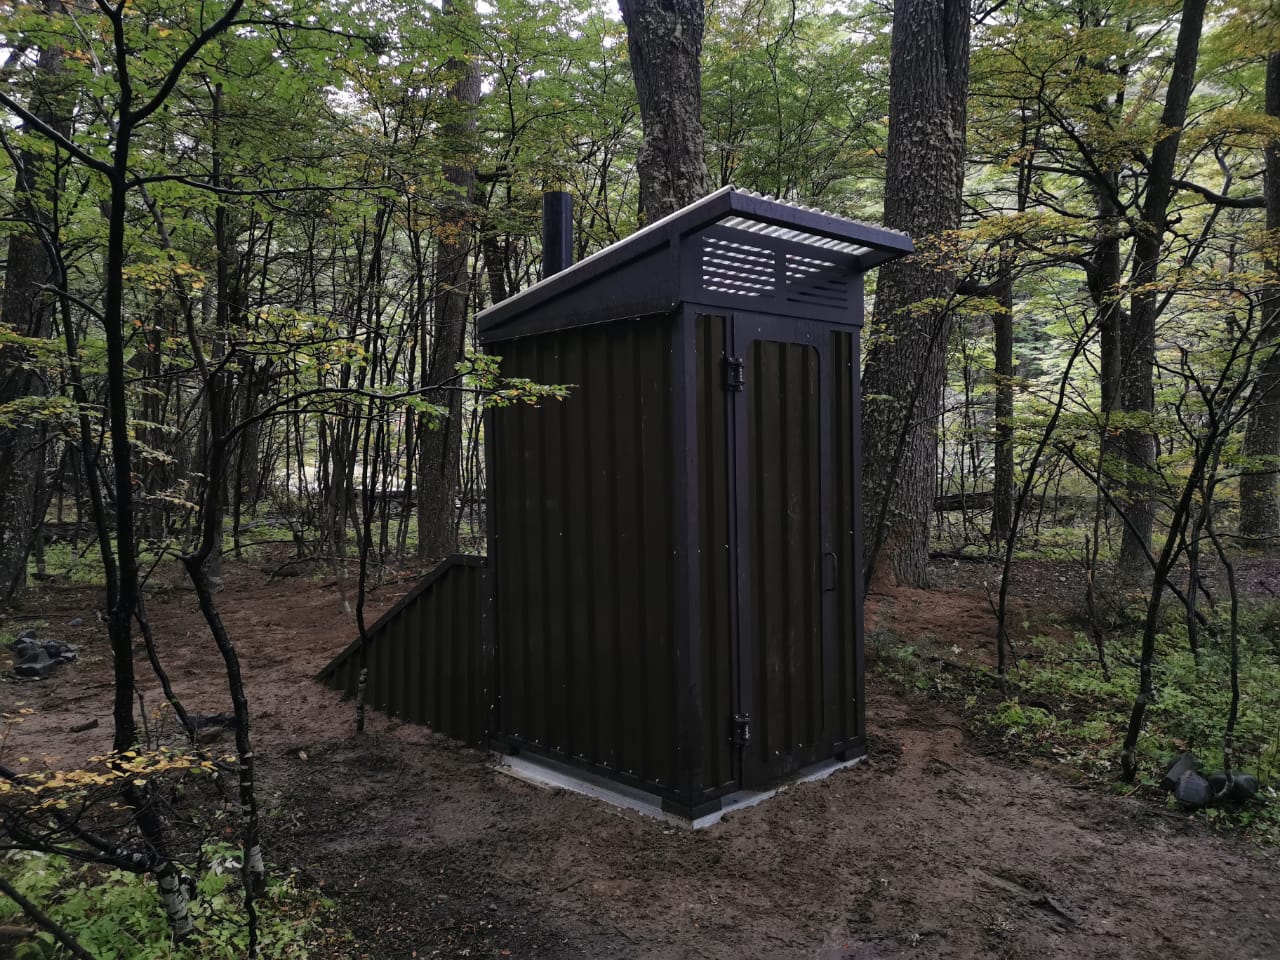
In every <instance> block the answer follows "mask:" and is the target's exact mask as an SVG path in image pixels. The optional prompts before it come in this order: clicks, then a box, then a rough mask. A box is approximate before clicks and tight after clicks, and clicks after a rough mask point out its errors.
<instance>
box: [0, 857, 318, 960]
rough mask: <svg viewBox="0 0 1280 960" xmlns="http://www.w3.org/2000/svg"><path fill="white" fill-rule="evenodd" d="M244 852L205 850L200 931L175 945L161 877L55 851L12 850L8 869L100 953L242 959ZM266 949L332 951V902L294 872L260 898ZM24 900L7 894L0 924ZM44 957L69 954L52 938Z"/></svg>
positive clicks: (123, 957)
mask: <svg viewBox="0 0 1280 960" xmlns="http://www.w3.org/2000/svg"><path fill="white" fill-rule="evenodd" d="M236 856H237V851H236V850H235V849H234V848H232V847H227V846H222V845H212V846H208V847H206V848H205V849H204V851H203V853H202V864H203V866H202V872H201V874H200V876H199V877H198V878H197V896H196V898H195V901H194V902H193V904H192V912H193V914H194V916H195V921H196V929H197V932H196V933H195V934H194V935H193V936H192V937H191V938H190V939H188V940H187V941H186V942H184V943H183V944H181V945H179V946H177V947H175V946H173V944H172V943H171V942H170V935H169V925H168V922H167V920H166V919H165V912H164V908H163V907H162V906H161V904H160V899H159V896H158V895H157V893H156V889H155V884H154V882H153V881H152V880H151V879H150V878H149V877H144V876H139V875H137V874H133V873H127V872H124V871H121V870H100V869H96V868H93V867H85V866H77V865H75V864H73V863H71V862H70V861H68V860H66V859H64V858H61V857H55V856H48V855H43V854H33V853H11V854H9V855H8V856H7V857H6V858H5V859H4V861H2V864H3V869H4V870H5V871H6V873H7V874H8V875H9V877H10V879H11V882H12V883H13V884H14V886H15V887H16V888H17V889H18V891H19V892H20V893H22V894H23V895H24V896H26V897H27V898H28V899H29V900H31V901H33V902H34V903H36V904H38V905H39V906H40V907H41V909H43V910H45V912H46V913H48V914H49V915H50V916H51V917H52V918H53V919H54V920H55V921H56V922H57V923H59V924H61V925H62V926H63V927H64V928H65V929H66V930H67V931H68V932H69V933H71V934H72V935H73V936H74V937H75V938H76V939H77V940H78V941H79V942H80V944H81V946H83V947H84V948H85V949H86V950H88V951H89V953H90V954H92V955H93V956H94V957H96V958H98V960H183V958H191V960H195V958H197V957H199V958H210V960H218V958H226V960H233V958H234V960H239V958H241V957H243V956H244V951H245V949H246V946H247V944H248V936H247V932H246V929H245V922H246V918H245V913H244V903H243V898H242V894H241V887H240V876H239V866H238V864H237V862H236ZM257 909H258V915H259V921H260V923H261V925H262V926H261V930H262V937H261V944H262V953H261V956H263V957H267V958H280V960H284V958H298V960H305V958H306V957H310V956H313V955H315V956H329V955H331V950H330V948H331V947H332V943H331V940H332V937H333V934H332V930H331V928H329V927H328V924H329V922H330V916H331V912H332V905H331V904H330V903H329V902H328V901H326V900H324V899H321V898H319V897H317V896H315V894H314V893H312V892H310V891H307V890H304V889H303V888H302V887H301V886H300V885H299V883H298V879H297V877H296V876H294V875H292V874H290V875H286V876H283V877H280V878H277V879H273V880H270V881H269V882H268V886H267V892H266V895H265V897H263V898H260V899H259V900H258V901H257ZM21 918H22V912H21V910H20V909H19V908H18V906H17V904H15V903H13V902H12V901H9V900H8V899H6V898H2V897H0V923H7V922H19V921H21ZM40 939H41V941H42V942H43V943H45V944H46V948H45V952H42V953H41V954H38V955H39V956H49V957H57V956H63V955H64V954H63V953H62V952H61V950H60V949H56V948H55V947H54V945H53V944H54V941H53V938H52V937H51V936H50V935H48V934H41V935H40Z"/></svg>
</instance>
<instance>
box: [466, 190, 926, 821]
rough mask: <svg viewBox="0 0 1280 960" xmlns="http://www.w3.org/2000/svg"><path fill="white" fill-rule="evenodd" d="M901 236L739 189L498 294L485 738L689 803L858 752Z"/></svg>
mask: <svg viewBox="0 0 1280 960" xmlns="http://www.w3.org/2000/svg"><path fill="white" fill-rule="evenodd" d="M911 249H912V246H911V241H910V239H909V238H908V237H906V236H905V235H903V234H900V233H895V232H893V231H889V230H884V229H881V228H877V227H871V226H867V225H865V224H862V223H857V222H854V221H852V220H847V219H844V218H841V217H836V216H833V215H830V214H826V213H821V212H818V211H815V210H810V209H807V208H803V207H797V206H794V205H791V204H787V203H781V202H778V201H775V200H773V199H770V198H767V197H763V196H760V195H757V194H754V193H750V192H747V191H743V190H737V189H734V188H732V187H729V188H725V189H723V190H719V191H717V192H716V193H713V194H711V195H710V196H708V197H706V198H705V199H703V200H701V201H699V202H697V203H694V204H692V205H690V206H688V207H686V208H684V209H683V210H680V211H679V212H677V213H675V214H673V215H671V216H669V217H666V218H665V219H663V220H660V221H658V222H656V223H654V224H652V225H651V226H649V227H646V228H645V229H643V230H641V231H639V232H637V233H636V234H634V235H632V236H631V237H628V238H627V239H626V240H623V241H621V242H619V243H616V244H614V245H612V246H610V247H608V248H607V249H605V250H603V251H601V252H600V253H598V254H596V255H595V256H592V257H589V258H588V259H586V260H583V261H582V262H580V263H578V264H576V265H574V266H572V267H570V268H568V269H566V270H564V271H563V272H561V273H558V274H556V275H554V276H551V277H548V278H547V279H545V280H543V281H542V282H541V283H539V284H537V285H535V286H533V287H530V288H529V289H527V290H525V291H524V292H522V293H520V294H518V295H516V296H514V297H512V298H510V299H508V300H506V301H505V302H503V303H501V304H498V305H497V306H494V307H492V308H491V309H489V310H486V311H484V312H483V313H481V314H480V316H479V318H478V321H477V323H478V329H479V336H480V342H481V343H482V344H483V346H484V349H485V350H486V351H487V352H489V353H492V354H496V355H499V356H501V357H502V363H501V370H502V372H503V374H504V375H505V376H517V377H528V378H531V379H533V380H536V381H538V382H542V383H560V384H572V385H573V389H572V392H571V395H570V397H569V399H567V400H565V401H563V402H547V403H544V404H542V405H541V406H540V407H539V408H537V409H530V408H523V407H513V408H507V409H500V410H495V411H492V412H491V413H490V414H489V415H488V420H487V423H486V457H487V462H488V470H489V476H488V493H489V505H488V523H489V561H488V564H489V582H490V585H491V586H490V589H491V590H492V598H493V603H492V607H491V609H490V611H489V616H490V620H491V630H492V652H493V657H494V658H495V659H494V662H493V664H492V689H493V696H492V712H491V718H490V724H491V731H490V733H491V739H492V742H493V743H494V745H495V746H497V747H498V748H499V749H503V750H506V751H509V752H516V751H520V752H524V753H530V754H537V755H543V756H546V757H549V758H552V759H554V760H558V761H562V762H564V763H568V764H571V765H576V766H580V767H585V768H588V769H590V770H592V771H595V772H597V773H602V774H604V775H606V776H608V777H610V778H612V779H614V780H617V781H620V782H623V783H626V784H629V785H631V786H635V787H639V788H641V789H643V790H645V791H648V792H650V793H652V794H656V795H658V796H659V797H661V799H662V803H663V806H664V807H665V808H666V809H668V810H671V811H673V812H677V813H680V814H682V815H684V816H690V817H695V816H699V815H701V814H703V813H705V812H708V811H711V810H714V809H716V808H718V807H719V805H720V800H721V798H722V797H724V796H725V795H727V794H730V793H733V792H735V791H737V790H739V789H757V788H763V787H767V786H769V785H771V784H774V783H776V782H777V781H779V780H782V779H785V778H788V777H790V776H792V775H794V774H796V773H797V772H799V771H802V770H803V769H804V768H805V767H808V766H810V765H813V764H816V763H819V762H822V761H828V760H832V759H844V758H851V757H853V756H857V755H859V754H861V753H862V752H863V751H864V750H865V729H864V724H863V694H862V615H861V610H862V597H861V582H860V577H859V576H858V572H859V567H860V562H859V558H860V556H861V542H860V530H859V509H858V507H859V494H858V482H859V434H860V430H859V399H858V398H859V386H858V338H859V328H860V327H861V326H862V322H863V275H864V274H865V273H866V272H867V271H868V270H870V269H872V268H873V267H875V266H877V265H879V264H881V263H884V262H885V261H887V260H891V259H894V258H896V257H900V256H903V255H904V254H906V253H908V252H910V251H911Z"/></svg>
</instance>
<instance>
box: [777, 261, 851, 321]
mask: <svg viewBox="0 0 1280 960" xmlns="http://www.w3.org/2000/svg"><path fill="white" fill-rule="evenodd" d="M786 257H787V300H788V301H790V302H791V303H807V304H812V305H813V306H815V307H827V308H829V309H831V310H843V309H844V308H845V307H847V306H848V305H849V281H848V280H846V279H845V278H844V277H843V276H842V273H843V270H841V268H840V264H838V263H833V262H832V261H830V260H821V259H819V258H817V257H801V256H797V255H796V254H794V253H788V254H787V255H786Z"/></svg>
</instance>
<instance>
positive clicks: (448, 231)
mask: <svg viewBox="0 0 1280 960" xmlns="http://www.w3.org/2000/svg"><path fill="white" fill-rule="evenodd" d="M444 9H445V12H446V14H448V15H450V16H453V17H458V16H460V15H461V16H470V15H471V11H470V10H469V9H468V10H459V9H458V7H457V4H456V3H453V2H449V0H446V3H445V7H444ZM449 69H450V70H451V71H455V72H457V74H458V79H457V82H456V83H455V84H454V85H453V87H452V88H451V89H450V91H449V98H450V100H452V101H453V102H454V109H455V110H456V111H457V113H456V117H455V119H454V120H452V121H451V122H450V123H448V124H446V126H445V130H444V135H445V139H446V142H447V143H448V144H449V148H448V155H450V156H453V157H457V158H458V161H457V162H456V163H454V164H446V165H445V169H444V175H445V179H446V180H447V181H448V182H449V184H450V185H451V186H452V187H453V188H454V189H453V190H452V191H451V192H452V196H450V197H448V198H447V200H446V201H445V207H444V210H443V216H442V218H441V220H442V223H441V226H440V229H439V236H438V239H437V241H436V295H435V303H434V304H433V309H432V318H431V349H430V351H427V350H426V349H424V350H423V352H422V356H423V359H424V361H425V376H424V377H423V381H424V386H431V387H434V388H436V389H431V390H428V391H427V392H426V395H425V396H426V400H427V401H428V402H429V403H432V404H435V405H436V406H438V407H441V408H443V409H444V410H446V411H447V413H446V416H445V419H444V422H443V423H441V424H439V425H438V426H436V428H435V429H431V427H430V425H429V423H428V421H427V419H426V418H422V419H420V420H419V423H420V424H421V427H420V429H422V430H423V434H422V436H421V442H420V446H419V450H420V460H419V461H418V491H419V493H418V558H419V559H420V560H425V559H428V558H432V559H435V558H440V557H445V556H448V555H449V554H451V553H456V552H457V550H458V522H457V510H456V507H455V504H456V502H457V498H458V490H459V487H460V480H459V465H460V460H461V457H462V433H463V423H462V394H461V392H460V391H458V390H456V389H440V387H441V385H442V384H446V383H449V382H450V381H452V380H453V379H454V377H455V376H456V375H457V374H456V371H457V366H458V363H459V362H460V361H461V360H462V357H463V351H464V350H465V348H466V332H467V306H468V303H469V301H470V297H471V267H470V257H471V234H472V228H473V224H472V219H471V212H472V208H471V196H472V193H473V192H474V190H475V183H476V143H475V135H476V111H475V108H476V105H477V104H479V103H480V68H479V64H478V63H477V62H476V60H474V59H469V60H468V61H467V62H466V63H463V62H461V61H458V60H452V61H450V63H449Z"/></svg>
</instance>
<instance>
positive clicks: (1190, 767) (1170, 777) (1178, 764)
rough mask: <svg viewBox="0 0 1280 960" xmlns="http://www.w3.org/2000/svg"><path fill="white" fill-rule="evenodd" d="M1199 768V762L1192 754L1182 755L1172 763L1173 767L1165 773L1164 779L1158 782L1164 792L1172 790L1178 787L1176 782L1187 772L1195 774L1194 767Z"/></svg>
mask: <svg viewBox="0 0 1280 960" xmlns="http://www.w3.org/2000/svg"><path fill="white" fill-rule="evenodd" d="M1198 766H1200V761H1199V760H1197V759H1196V755H1195V754H1194V753H1190V752H1188V753H1184V754H1182V756H1180V757H1178V759H1177V760H1175V761H1173V766H1171V767H1170V768H1169V769H1168V770H1166V771H1165V774H1164V779H1163V780H1161V781H1160V785H1161V786H1162V787H1164V788H1165V789H1166V790H1173V789H1174V788H1175V787H1177V785H1178V781H1179V780H1181V779H1182V775H1183V774H1184V773H1187V772H1188V771H1190V772H1192V773H1195V770H1196V767H1198Z"/></svg>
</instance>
